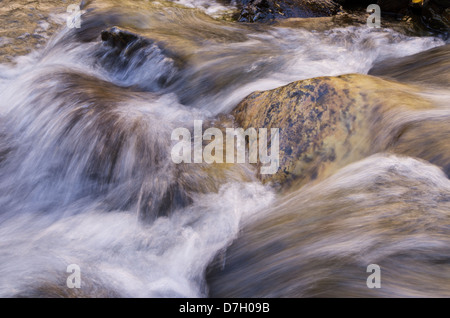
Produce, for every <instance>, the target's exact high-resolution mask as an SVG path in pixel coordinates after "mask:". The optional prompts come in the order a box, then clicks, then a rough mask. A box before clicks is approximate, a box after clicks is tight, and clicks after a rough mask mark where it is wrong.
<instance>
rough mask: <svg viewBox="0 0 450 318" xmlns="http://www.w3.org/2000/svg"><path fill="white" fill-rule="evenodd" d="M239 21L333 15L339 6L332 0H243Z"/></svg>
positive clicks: (338, 9) (339, 8)
mask: <svg viewBox="0 0 450 318" xmlns="http://www.w3.org/2000/svg"><path fill="white" fill-rule="evenodd" d="M240 5H241V7H242V11H241V14H240V16H239V19H238V20H239V21H241V22H256V21H258V22H268V21H272V20H274V19H285V18H294V17H297V18H310V17H325V16H332V15H335V14H336V13H337V12H339V11H340V10H341V7H340V6H339V5H338V4H337V3H335V2H334V1H332V0H306V1H300V0H284V1H273V0H244V1H241V2H240Z"/></svg>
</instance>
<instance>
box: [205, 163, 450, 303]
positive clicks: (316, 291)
mask: <svg viewBox="0 0 450 318" xmlns="http://www.w3.org/2000/svg"><path fill="white" fill-rule="evenodd" d="M449 226H450V181H449V180H448V179H447V178H446V176H445V175H444V174H443V173H442V171H440V170H439V169H438V168H437V167H435V166H432V165H430V164H427V163H424V162H421V161H417V160H414V159H412V158H399V157H396V156H386V155H376V156H373V157H370V158H367V159H365V160H363V161H361V162H358V163H355V164H352V165H350V166H348V167H346V168H344V169H342V170H341V171H340V172H338V173H337V174H336V175H334V176H332V177H330V178H329V179H327V180H325V181H323V182H321V183H320V184H317V185H316V186H313V187H305V188H302V189H301V190H300V191H296V192H294V193H291V194H289V195H288V196H283V197H281V198H280V200H279V202H278V203H276V204H274V205H273V207H271V208H270V209H268V210H266V211H261V212H260V213H259V219H258V220H251V221H249V222H247V223H246V224H245V226H244V228H243V230H242V232H241V235H240V237H238V238H237V239H236V241H235V242H234V243H233V244H232V245H231V246H230V247H229V248H228V250H227V251H226V252H225V254H224V255H222V257H221V258H220V260H219V258H218V259H217V261H218V262H217V264H214V265H212V266H210V268H209V272H208V274H207V281H208V285H209V291H210V292H209V296H210V297H238V298H240V297H242V298H245V297H256V298H260V297H261V298H263V297H449V296H450V287H449V286H450V276H449V275H448V273H449V271H448V263H449V261H450V258H449V257H450V245H449V244H450V236H449V235H448V234H449V233H448V230H449ZM370 264H376V265H378V266H380V269H381V288H379V289H369V288H368V286H367V285H366V281H367V279H368V277H369V275H371V273H370V272H369V273H367V267H368V266H369V265H370Z"/></svg>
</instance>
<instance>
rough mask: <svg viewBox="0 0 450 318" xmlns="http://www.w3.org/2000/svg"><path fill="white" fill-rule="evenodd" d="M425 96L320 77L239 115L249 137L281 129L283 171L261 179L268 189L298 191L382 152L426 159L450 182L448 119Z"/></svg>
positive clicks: (383, 84) (255, 98) (260, 100)
mask: <svg viewBox="0 0 450 318" xmlns="http://www.w3.org/2000/svg"><path fill="white" fill-rule="evenodd" d="M419 92H420V90H419V88H417V87H412V86H407V85H403V84H399V83H395V82H391V81H386V80H382V79H379V78H376V77H372V76H366V75H357V74H350V75H343V76H338V77H320V78H313V79H308V80H303V81H298V82H294V83H291V84H288V85H286V86H283V87H279V88H276V89H273V90H269V91H264V92H254V93H252V94H251V95H249V96H248V97H247V98H245V99H244V100H243V101H242V102H241V103H240V104H239V105H238V106H237V107H236V109H235V110H234V112H233V114H234V116H235V117H236V122H237V124H238V125H240V126H241V127H243V128H244V129H247V128H249V127H254V128H279V129H280V152H279V153H280V168H279V170H278V172H277V173H275V174H274V175H260V178H261V179H262V180H263V181H264V182H273V183H275V184H279V185H283V186H288V185H292V186H293V185H295V186H296V187H297V186H300V185H303V184H305V183H307V182H310V181H315V180H321V179H324V178H325V177H327V176H330V175H331V174H333V173H334V172H336V171H337V170H338V169H340V168H342V167H343V166H345V165H347V164H349V163H351V162H354V161H357V160H360V159H362V158H365V157H367V156H369V155H371V154H374V153H377V152H382V151H393V152H397V153H402V154H408V155H410V156H416V157H420V158H424V159H426V160H429V161H430V162H432V163H435V164H437V165H439V166H441V167H444V168H445V170H446V172H447V174H450V146H447V144H448V143H445V142H444V141H445V140H448V137H449V136H450V130H449V129H448V128H446V127H449V123H450V112H449V111H448V110H439V111H438V110H435V106H434V104H433V102H431V101H430V100H427V99H425V98H423V97H420V96H419V95H418V93H419ZM437 111H438V112H439V116H437V114H436V112H437ZM269 149H270V148H269Z"/></svg>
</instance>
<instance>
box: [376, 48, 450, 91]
mask: <svg viewBox="0 0 450 318" xmlns="http://www.w3.org/2000/svg"><path fill="white" fill-rule="evenodd" d="M369 74H371V75H377V76H385V77H387V78H390V79H395V80H398V81H401V82H407V83H415V84H420V85H431V86H437V87H442V88H448V87H450V44H447V45H444V46H440V47H436V48H432V49H430V50H428V51H425V52H420V53H417V54H414V55H410V56H406V57H403V58H395V59H388V60H384V61H382V62H380V63H378V64H377V65H375V66H374V67H373V68H372V69H371V70H370V71H369Z"/></svg>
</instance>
